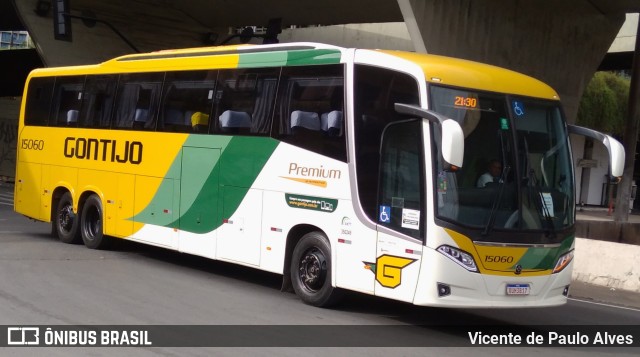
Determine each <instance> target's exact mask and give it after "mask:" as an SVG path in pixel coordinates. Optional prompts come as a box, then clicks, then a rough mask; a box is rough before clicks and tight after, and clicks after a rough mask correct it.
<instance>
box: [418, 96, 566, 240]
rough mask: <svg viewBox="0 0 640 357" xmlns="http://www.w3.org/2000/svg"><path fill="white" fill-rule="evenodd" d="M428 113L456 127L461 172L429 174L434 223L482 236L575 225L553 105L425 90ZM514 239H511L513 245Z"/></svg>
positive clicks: (559, 118)
mask: <svg viewBox="0 0 640 357" xmlns="http://www.w3.org/2000/svg"><path fill="white" fill-rule="evenodd" d="M430 94H431V108H432V109H433V110H434V111H436V112H439V113H441V114H444V115H445V116H447V117H449V118H451V119H454V120H456V121H458V123H459V124H460V126H461V127H462V129H463V132H464V136H465V145H464V150H465V152H464V164H463V168H462V169H460V170H458V171H455V172H450V171H448V170H445V168H444V166H443V165H442V160H441V159H438V160H437V161H438V162H439V164H438V165H437V167H436V172H435V175H434V177H435V180H437V182H435V190H436V198H437V200H436V201H437V203H436V215H437V217H438V218H440V219H442V220H445V221H449V222H452V223H455V224H457V225H462V226H467V227H469V228H472V229H475V230H478V231H480V232H481V234H479V235H478V236H479V237H481V238H480V239H483V238H482V237H485V239H487V240H491V239H489V238H487V237H489V233H490V232H492V231H494V230H498V231H500V230H502V231H511V232H513V231H514V230H521V231H541V232H545V236H546V237H550V238H554V237H555V233H556V232H557V231H561V230H565V229H567V228H569V227H571V226H572V225H573V223H574V209H573V207H574V205H573V203H574V197H573V195H574V189H573V172H572V164H571V160H570V154H569V145H568V135H567V132H566V126H565V121H564V117H563V115H562V111H561V109H560V106H559V102H556V101H544V100H538V99H533V98H523V97H515V96H507V95H504V94H494V93H484V92H477V91H471V90H464V89H452V88H446V87H441V86H432V87H431V89H430ZM516 237H517V236H513V238H511V239H515V240H517V239H518V238H516Z"/></svg>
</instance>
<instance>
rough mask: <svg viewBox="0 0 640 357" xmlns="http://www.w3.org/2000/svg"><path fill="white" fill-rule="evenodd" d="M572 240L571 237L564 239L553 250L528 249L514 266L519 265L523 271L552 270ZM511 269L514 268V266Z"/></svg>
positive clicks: (569, 246)
mask: <svg viewBox="0 0 640 357" xmlns="http://www.w3.org/2000/svg"><path fill="white" fill-rule="evenodd" d="M573 240H574V237H573V236H571V237H568V238H565V240H563V241H562V243H561V244H560V246H559V247H555V248H529V249H528V250H527V252H526V253H525V254H524V255H523V256H522V258H520V260H519V261H518V262H517V263H516V265H517V264H520V265H521V266H522V268H523V269H535V270H547V269H553V268H554V267H555V265H556V262H557V261H558V258H559V257H560V256H561V255H562V254H564V253H566V252H567V251H568V250H569V248H571V245H572V244H573ZM512 268H515V265H514V266H513V267H512Z"/></svg>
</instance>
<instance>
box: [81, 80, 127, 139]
mask: <svg viewBox="0 0 640 357" xmlns="http://www.w3.org/2000/svg"><path fill="white" fill-rule="evenodd" d="M117 83H118V76H116V75H97V76H88V77H87V80H86V82H85V85H84V92H83V95H82V110H81V111H80V119H79V121H78V127H81V128H109V125H110V122H111V113H112V111H113V102H114V98H115V94H116V85H117Z"/></svg>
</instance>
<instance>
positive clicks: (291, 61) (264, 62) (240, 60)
mask: <svg viewBox="0 0 640 357" xmlns="http://www.w3.org/2000/svg"><path fill="white" fill-rule="evenodd" d="M344 50H345V49H343V48H340V47H336V46H331V45H325V44H318V43H306V42H304V43H284V44H279V45H231V46H219V47H200V48H186V49H176V50H163V51H157V52H150V53H141V54H132V55H125V56H120V57H117V58H114V59H111V60H108V61H106V62H103V63H101V64H96V65H86V66H70V67H58V68H44V69H38V70H35V71H34V72H33V73H32V75H37V76H41V75H45V76H46V75H74V74H87V73H92V74H103V73H127V72H129V73H131V72H152V71H163V70H167V69H173V70H186V69H208V68H248V67H271V66H289V65H312V64H328V63H339V62H340V61H341V58H342V53H343V51H344ZM376 51H378V52H382V53H385V54H388V55H391V56H394V57H398V58H402V59H405V60H407V61H411V62H413V63H415V64H417V65H418V66H420V67H421V68H422V69H423V71H424V73H425V80H426V81H427V82H430V83H438V84H443V85H449V86H454V87H464V88H473V89H478V90H484V91H490V92H498V93H510V94H516V95H523V96H530V97H538V98H544V99H553V100H558V99H559V97H558V94H557V93H556V92H555V91H554V90H553V89H552V88H551V87H550V86H548V85H546V84H545V83H543V82H541V81H539V80H537V79H534V78H532V77H529V76H526V75H524V74H521V73H518V72H514V71H511V70H508V69H504V68H500V67H496V66H491V65H487V64H482V63H478V62H473V61H467V60H462V59H456V58H451V57H444V56H437V55H427V54H419V53H413V52H403V51H390V50H376Z"/></svg>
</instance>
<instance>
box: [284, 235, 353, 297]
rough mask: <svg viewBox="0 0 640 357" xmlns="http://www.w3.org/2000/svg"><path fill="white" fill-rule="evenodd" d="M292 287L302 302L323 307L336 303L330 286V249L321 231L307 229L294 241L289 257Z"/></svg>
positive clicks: (334, 294) (335, 295)
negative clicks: (298, 239) (294, 245)
mask: <svg viewBox="0 0 640 357" xmlns="http://www.w3.org/2000/svg"><path fill="white" fill-rule="evenodd" d="M291 282H292V284H293V290H294V291H295V292H296V295H298V296H299V297H300V298H301V299H302V301H304V302H305V303H306V304H309V305H313V306H318V307H326V306H330V305H333V304H335V303H337V302H338V300H339V298H340V295H341V294H340V291H339V290H338V289H336V288H334V287H333V286H331V248H330V246H329V242H328V241H327V238H326V237H325V236H324V234H322V233H320V232H310V233H307V234H305V235H304V236H303V237H302V239H300V241H299V242H298V244H296V247H295V249H294V250H293V255H292V257H291Z"/></svg>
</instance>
